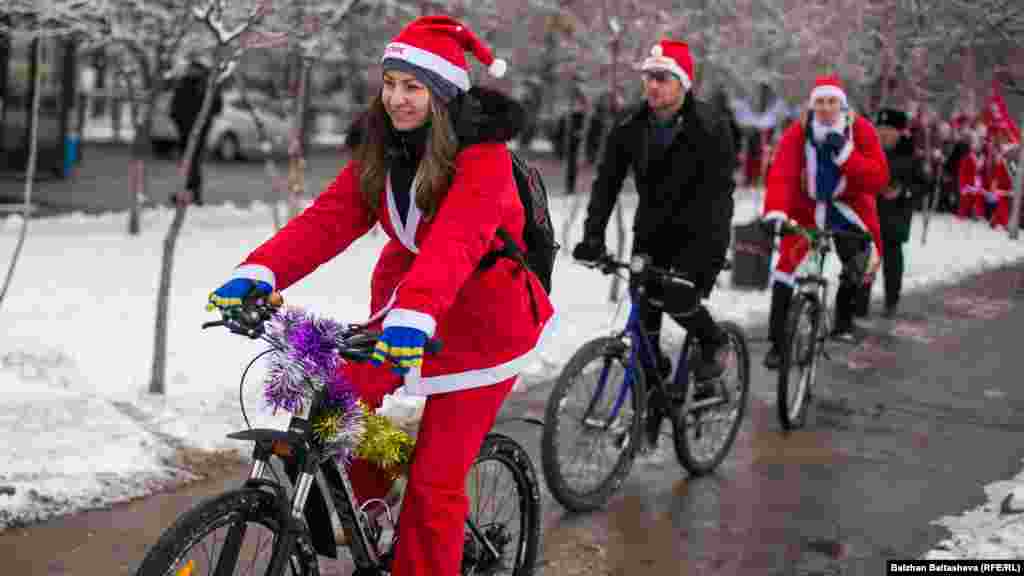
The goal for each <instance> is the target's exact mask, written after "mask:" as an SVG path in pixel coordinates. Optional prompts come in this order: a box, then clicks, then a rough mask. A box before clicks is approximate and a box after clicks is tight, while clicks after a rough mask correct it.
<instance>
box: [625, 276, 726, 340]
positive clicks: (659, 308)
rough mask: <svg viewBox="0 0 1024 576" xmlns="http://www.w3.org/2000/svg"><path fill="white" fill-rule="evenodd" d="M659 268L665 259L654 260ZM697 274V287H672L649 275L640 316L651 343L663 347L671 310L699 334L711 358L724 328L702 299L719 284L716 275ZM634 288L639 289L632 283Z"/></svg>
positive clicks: (693, 332)
mask: <svg viewBox="0 0 1024 576" xmlns="http://www.w3.org/2000/svg"><path fill="white" fill-rule="evenodd" d="M654 265H655V266H658V267H659V268H667V267H668V266H667V265H665V264H664V263H659V262H657V261H655V262H654ZM715 276H717V274H713V275H711V277H710V278H694V280H695V281H694V284H696V287H689V286H679V285H675V284H673V285H672V286H671V287H670V288H669V289H668V290H666V288H665V286H663V285H662V284H661V283H660V282H658V281H656V280H653V279H649V280H647V281H646V282H644V289H645V291H646V294H647V299H646V301H645V303H644V304H643V305H642V306H641V308H640V315H641V316H640V318H641V321H642V322H643V327H644V330H646V331H647V335H648V337H649V338H650V339H651V346H652V347H653V348H654V349H655V350H660V347H659V346H660V335H661V322H662V313H663V312H664V313H667V314H668V315H669V316H671V317H672V319H673V320H675V321H676V323H677V324H679V325H680V326H682V327H683V328H684V329H685V330H686V332H687V333H688V334H691V335H693V336H695V337H696V338H697V341H698V342H699V343H700V345H701V349H702V353H703V355H704V357H705V358H710V357H711V355H712V353H713V352H714V350H715V349H716V348H717V347H718V345H719V344H720V343H721V341H722V332H721V330H719V328H718V325H717V324H716V323H715V320H714V318H712V317H711V313H710V312H708V309H707V308H705V307H704V306H702V305H701V299H702V298H707V297H708V296H709V295H710V294H711V288H713V287H714V285H715V280H714V277H715ZM631 290H634V291H635V290H636V288H635V287H632V288H631Z"/></svg>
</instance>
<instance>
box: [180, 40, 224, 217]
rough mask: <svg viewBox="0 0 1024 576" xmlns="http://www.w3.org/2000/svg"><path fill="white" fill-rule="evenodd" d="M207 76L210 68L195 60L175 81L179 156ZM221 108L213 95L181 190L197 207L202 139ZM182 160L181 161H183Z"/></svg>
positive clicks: (200, 102) (199, 202) (200, 190)
mask: <svg viewBox="0 0 1024 576" xmlns="http://www.w3.org/2000/svg"><path fill="white" fill-rule="evenodd" d="M209 75H210V68H209V67H207V66H206V65H205V64H203V63H201V62H199V61H198V60H193V61H192V62H190V63H189V66H188V70H187V71H186V73H185V75H184V76H182V77H181V79H180V80H179V81H178V85H177V87H176V88H175V89H174V94H173V97H172V99H171V120H173V121H174V124H175V127H176V128H177V129H178V144H179V146H181V154H182V155H184V154H185V148H186V147H187V146H188V137H189V134H191V133H192V127H193V126H195V123H196V120H198V119H199V112H200V110H201V109H202V106H203V97H204V96H205V95H206V83H207V80H208V77H209ZM222 108H223V99H222V97H221V94H220V90H217V91H215V92H214V96H213V104H212V105H211V108H210V114H209V115H208V116H207V117H206V123H204V124H203V126H202V129H201V130H200V133H199V143H198V145H197V146H196V149H195V151H194V152H193V154H192V158H190V159H189V162H188V168H189V169H188V178H187V179H186V181H185V189H186V190H187V191H189V192H191V194H192V202H194V203H195V204H197V205H202V204H203V167H202V161H203V155H204V152H205V149H206V138H207V136H208V134H209V132H210V126H211V125H212V124H213V118H214V117H215V116H217V115H218V114H220V111H221V109H222ZM183 160H184V158H183Z"/></svg>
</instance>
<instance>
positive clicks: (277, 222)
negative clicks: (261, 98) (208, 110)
mask: <svg viewBox="0 0 1024 576" xmlns="http://www.w3.org/2000/svg"><path fill="white" fill-rule="evenodd" d="M236 81H237V82H238V88H239V92H240V93H241V98H242V101H243V102H244V103H245V107H246V109H247V110H248V111H249V118H250V119H251V120H252V123H253V125H254V126H256V133H257V134H258V135H259V139H260V149H261V152H263V171H264V172H265V173H266V175H267V179H268V180H270V199H269V201H268V202H267V205H268V206H269V207H270V217H271V219H272V220H273V222H274V231H275V232H276V231H277V230H280V229H281V216H280V214H278V211H277V201H278V199H279V198H285V197H286V196H285V194H287V190H288V184H287V182H285V181H284V180H283V179H282V178H281V173H280V172H279V171H278V169H277V163H276V162H274V154H273V151H274V145H273V143H272V142H271V141H270V135H269V134H268V133H267V127H266V126H264V125H263V121H262V120H260V116H259V114H257V113H256V110H255V108H253V106H252V103H251V102H250V101H249V98H248V95H247V92H246V86H245V80H244V78H243V77H242V76H238V78H237V80H236Z"/></svg>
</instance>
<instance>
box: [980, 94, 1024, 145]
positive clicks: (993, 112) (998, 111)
mask: <svg viewBox="0 0 1024 576" xmlns="http://www.w3.org/2000/svg"><path fill="white" fill-rule="evenodd" d="M981 120H982V122H984V123H985V126H987V127H988V129H989V132H990V133H992V132H1000V131H1004V132H1006V133H1007V134H1008V135H1009V137H1010V140H1011V141H1012V142H1013V143H1014V144H1018V143H1020V127H1018V126H1017V123H1016V122H1014V121H1013V118H1012V117H1011V116H1010V111H1009V109H1007V107H1006V100H1005V99H1004V98H1003V89H1002V86H1001V85H1000V83H999V79H998V78H993V79H992V95H991V96H989V100H988V105H987V106H985V111H984V112H983V113H982V115H981Z"/></svg>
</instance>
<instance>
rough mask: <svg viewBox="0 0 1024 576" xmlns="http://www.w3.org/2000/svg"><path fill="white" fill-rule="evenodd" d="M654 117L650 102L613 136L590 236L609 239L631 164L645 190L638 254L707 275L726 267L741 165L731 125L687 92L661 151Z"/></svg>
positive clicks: (594, 195) (595, 195)
mask: <svg viewBox="0 0 1024 576" xmlns="http://www.w3.org/2000/svg"><path fill="white" fill-rule="evenodd" d="M651 116H652V112H651V110H650V108H649V107H648V106H647V105H646V103H644V105H643V106H641V107H639V108H636V109H633V110H632V111H629V112H627V113H626V114H625V115H624V116H623V118H622V119H621V120H620V121H619V122H618V123H617V125H616V126H615V127H614V128H613V129H612V132H611V133H610V134H609V135H608V142H607V144H606V146H605V151H604V155H603V158H602V160H601V163H600V166H599V167H598V174H597V179H596V180H595V181H594V186H593V190H592V192H591V197H590V205H589V207H588V209H587V219H586V223H585V224H584V231H585V232H584V233H585V239H586V240H587V241H589V242H597V243H601V244H603V243H604V232H605V227H606V226H607V225H608V219H609V218H610V216H611V213H612V209H613V207H614V206H615V201H616V198H617V197H618V195H619V191H620V190H621V189H622V183H623V181H624V180H625V178H626V175H627V173H628V172H629V171H630V169H632V172H633V177H634V179H635V181H636V188H637V192H638V194H639V206H638V207H637V211H636V215H635V218H634V221H633V235H634V240H633V252H634V253H641V252H642V253H645V254H649V255H650V256H651V257H652V258H654V259H655V261H656V262H660V263H661V264H662V265H671V266H673V267H674V268H676V269H678V270H681V271H683V272H686V273H689V274H691V275H692V276H693V277H694V278H695V279H706V276H707V275H708V274H712V275H713V274H714V273H717V271H718V270H719V268H720V267H721V263H722V261H723V260H724V258H725V254H726V250H727V249H728V247H729V241H730V233H731V222H732V214H733V190H734V189H735V181H734V180H733V171H734V170H735V168H736V149H735V144H734V142H733V138H732V133H731V130H730V127H729V125H728V123H727V122H726V121H725V120H724V119H722V118H720V117H717V116H716V115H715V114H714V112H713V111H712V108H711V106H710V105H708V104H707V103H705V102H701V101H699V100H696V99H695V98H693V97H692V96H691V95H687V97H686V101H685V103H684V104H683V107H682V109H680V111H679V113H678V114H677V116H676V125H675V129H674V135H673V139H672V142H671V144H669V146H668V148H666V149H665V151H664V153H663V154H661V155H658V154H657V153H656V152H655V149H654V146H653V144H652V135H651V130H653V127H652V123H651ZM702 277H705V278H702ZM712 279H713V277H712Z"/></svg>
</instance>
